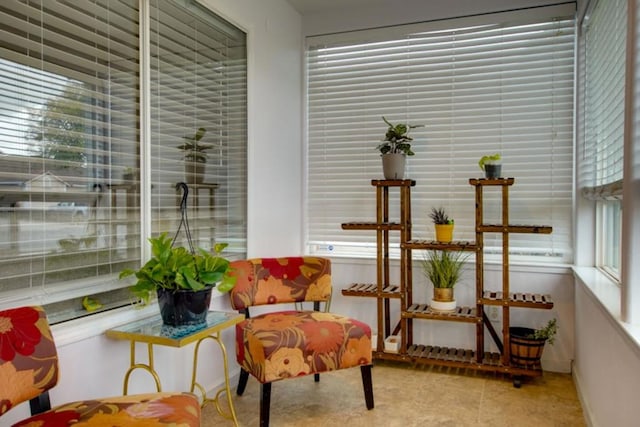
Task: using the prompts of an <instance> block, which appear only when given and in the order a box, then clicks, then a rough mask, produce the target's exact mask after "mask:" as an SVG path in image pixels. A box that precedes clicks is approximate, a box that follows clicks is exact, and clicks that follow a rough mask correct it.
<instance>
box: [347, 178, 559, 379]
mask: <svg viewBox="0 0 640 427" xmlns="http://www.w3.org/2000/svg"><path fill="white" fill-rule="evenodd" d="M514 181H515V180H514V178H498V179H476V178H472V179H469V184H470V185H471V186H473V187H474V188H475V205H476V210H475V242H469V241H453V242H449V243H439V242H436V241H429V240H417V239H412V238H411V187H413V186H415V184H416V182H415V181H414V180H372V181H371V185H372V186H374V187H375V189H376V221H375V222H348V223H344V224H342V228H343V229H345V230H371V231H375V232H376V243H377V274H376V283H373V284H371V283H354V284H352V285H350V286H349V287H347V288H346V289H343V290H342V294H343V295H347V296H355V297H372V298H375V299H376V303H377V330H378V338H377V339H378V342H377V351H374V358H376V359H386V360H395V361H402V362H408V363H412V364H418V363H420V364H432V365H440V366H448V367H456V368H468V369H473V370H480V371H489V372H501V373H505V374H509V375H511V376H512V378H513V383H514V386H516V387H519V386H520V384H521V383H520V379H521V377H522V376H539V375H542V369H541V368H540V367H539V366H536V367H533V368H524V367H521V366H513V365H512V364H511V363H510V354H509V347H510V346H509V342H510V337H509V325H510V311H511V309H512V308H514V307H520V308H532V309H551V308H553V302H552V301H551V297H550V296H549V295H541V294H535V293H512V292H510V289H509V234H511V233H541V234H549V233H551V231H552V229H551V227H549V226H544V225H513V224H510V223H509V188H510V187H511V186H512V185H513V184H514ZM491 187H493V188H494V189H497V190H498V191H500V192H501V209H502V215H501V221H500V223H498V224H485V223H484V221H483V218H484V215H483V214H484V212H483V195H484V191H485V190H486V189H488V188H491ZM390 189H398V190H399V192H400V218H399V221H397V222H393V221H390V218H389V191H390ZM391 232H399V233H400V279H399V282H397V283H395V284H394V283H392V282H391V277H390V276H391V274H390V265H389V264H390V259H389V237H390V235H389V233H391ZM484 233H500V234H501V237H502V287H501V289H497V290H487V289H485V284H484V251H483V249H484ZM416 250H455V251H470V252H474V253H475V259H476V263H475V267H476V292H475V294H476V295H475V299H476V300H475V305H474V306H460V307H457V308H456V310H455V311H454V312H452V313H442V312H437V311H434V310H432V309H431V308H430V307H429V305H428V304H427V303H423V302H416V301H414V300H413V271H412V252H413V251H416ZM391 300H398V301H399V304H400V318H399V319H398V320H397V321H396V323H395V324H394V323H392V319H391V310H390V301H391ZM485 306H498V307H502V331H500V333H498V331H496V329H495V328H494V326H493V324H492V323H491V321H490V320H489V318H488V316H487V315H486V313H485V311H484V307H485ZM421 319H427V320H437V321H447V322H462V323H469V324H473V325H475V328H476V340H475V341H476V342H475V349H463V348H448V347H440V346H435V345H422V344H418V343H414V340H413V322H414V321H419V320H421ZM394 320H395V319H394ZM485 328H487V330H488V331H489V334H490V336H491V337H492V339H493V341H494V342H495V344H496V346H497V347H498V349H499V352H497V353H492V352H487V351H485V343H484V330H485ZM397 334H400V336H401V344H400V347H399V351H398V352H394V353H391V352H385V351H383V349H384V339H385V337H388V336H390V335H397Z"/></svg>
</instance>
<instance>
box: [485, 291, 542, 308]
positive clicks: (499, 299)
mask: <svg viewBox="0 0 640 427" xmlns="http://www.w3.org/2000/svg"><path fill="white" fill-rule="evenodd" d="M503 296H504V294H503V293H502V292H498V291H484V293H483V295H482V304H485V305H504V301H503V299H504V298H503ZM509 307H524V308H541V309H547V310H548V309H551V308H553V301H552V300H551V295H547V294H545V295H543V294H530V293H519V292H514V293H509Z"/></svg>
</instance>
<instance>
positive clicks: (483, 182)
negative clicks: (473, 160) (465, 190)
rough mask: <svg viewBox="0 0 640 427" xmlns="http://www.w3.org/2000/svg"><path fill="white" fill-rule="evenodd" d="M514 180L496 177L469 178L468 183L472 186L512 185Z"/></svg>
mask: <svg viewBox="0 0 640 427" xmlns="http://www.w3.org/2000/svg"><path fill="white" fill-rule="evenodd" d="M514 182H515V179H514V178H496V179H486V178H470V179H469V184H471V185H473V186H476V187H477V186H481V187H483V186H489V185H497V186H503V185H513V183H514Z"/></svg>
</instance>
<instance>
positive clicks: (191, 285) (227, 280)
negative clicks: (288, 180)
mask: <svg viewBox="0 0 640 427" xmlns="http://www.w3.org/2000/svg"><path fill="white" fill-rule="evenodd" d="M149 242H150V243H151V251H152V254H153V256H152V258H151V259H150V260H149V261H147V262H146V263H145V264H144V265H143V266H142V267H141V268H140V269H138V270H133V269H125V270H123V271H122V272H121V273H120V278H121V279H122V278H124V277H127V276H131V275H135V276H136V278H137V279H138V280H137V282H136V283H135V284H134V285H133V286H132V287H131V288H130V290H131V292H132V293H133V295H135V296H136V297H137V298H139V299H140V300H142V302H143V303H144V304H147V303H148V302H149V300H150V298H151V296H152V295H153V294H154V293H155V292H156V291H157V290H158V289H159V288H164V289H169V290H181V289H187V290H193V291H199V290H202V289H204V288H206V287H217V289H218V290H219V291H220V292H228V291H230V290H231V289H232V288H233V287H234V286H235V282H236V278H235V277H231V276H230V275H229V273H230V271H231V266H230V263H229V261H228V260H227V259H225V258H223V257H222V256H220V253H221V252H222V251H223V250H224V248H226V247H227V243H217V244H216V245H215V246H214V248H213V253H211V252H209V251H206V250H204V249H202V248H198V250H196V251H193V252H192V251H190V250H188V249H187V248H185V247H181V246H180V247H173V239H171V238H169V237H167V233H162V234H161V235H160V236H158V237H152V238H150V239H149Z"/></svg>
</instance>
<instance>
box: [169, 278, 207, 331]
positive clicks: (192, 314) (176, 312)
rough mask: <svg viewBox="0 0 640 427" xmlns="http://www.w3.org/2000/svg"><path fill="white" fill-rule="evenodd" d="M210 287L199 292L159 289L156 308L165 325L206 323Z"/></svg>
mask: <svg viewBox="0 0 640 427" xmlns="http://www.w3.org/2000/svg"><path fill="white" fill-rule="evenodd" d="M212 290H213V288H212V287H208V288H205V289H203V290H201V291H191V290H187V289H181V290H168V289H164V288H159V289H158V291H157V293H158V306H159V307H160V316H161V317H162V321H163V322H164V324H165V325H170V326H184V325H200V324H204V323H205V322H206V321H207V312H208V311H209V303H210V302H211V291H212Z"/></svg>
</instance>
